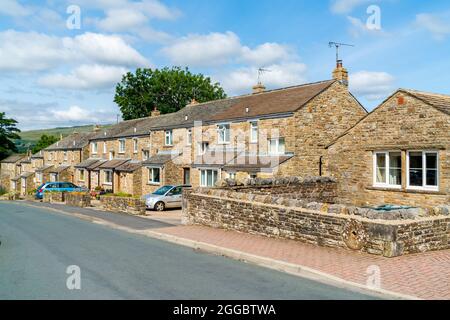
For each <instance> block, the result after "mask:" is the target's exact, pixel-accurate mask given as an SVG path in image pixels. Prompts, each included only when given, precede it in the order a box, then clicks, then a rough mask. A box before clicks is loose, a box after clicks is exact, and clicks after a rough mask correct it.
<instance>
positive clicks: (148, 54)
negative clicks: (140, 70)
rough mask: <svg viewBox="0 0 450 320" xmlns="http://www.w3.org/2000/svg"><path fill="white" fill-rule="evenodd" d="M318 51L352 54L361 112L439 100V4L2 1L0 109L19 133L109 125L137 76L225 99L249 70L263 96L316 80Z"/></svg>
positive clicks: (446, 63) (323, 56)
mask: <svg viewBox="0 0 450 320" xmlns="http://www.w3.org/2000/svg"><path fill="white" fill-rule="evenodd" d="M71 5H75V6H77V7H78V8H79V9H80V22H81V24H80V26H79V27H80V28H79V29H78V28H75V29H74V28H68V27H67V20H68V19H69V18H70V17H71V14H70V13H69V14H68V13H67V9H68V7H69V6H71ZM374 6H375V7H374ZM374 8H375V9H374ZM368 9H370V10H368ZM378 9H379V13H380V15H376V16H373V14H374V13H377V12H378ZM374 10H375V11H374ZM368 11H369V12H368ZM71 12H73V11H71ZM373 17H375V18H377V19H372V18H373ZM378 18H379V19H378ZM69 21H70V22H74V21H76V20H70V19H69ZM377 21H379V22H380V24H379V25H377V24H375V25H374V22H375V23H376V22H377ZM368 22H369V23H368ZM374 26H375V27H374ZM329 41H339V42H344V43H351V44H354V45H355V47H353V48H343V49H342V52H341V57H342V59H343V60H344V65H345V66H346V67H347V69H348V70H349V72H350V90H351V91H352V93H354V94H355V95H356V96H357V97H358V99H359V100H360V101H361V102H362V103H363V104H364V105H365V106H366V107H367V108H368V109H369V110H371V109H373V107H375V106H376V105H377V104H378V103H380V101H382V100H383V99H384V98H386V97H387V96H388V95H389V94H391V93H392V92H393V91H395V90H396V89H397V88H399V87H402V88H412V89H417V90H423V91H431V92H438V93H444V94H450V88H449V86H448V84H449V83H450V72H449V70H450V59H448V52H450V3H449V2H448V1H447V0H433V1H412V0H321V1H300V0H284V1H274V0H258V1H256V0H247V1H242V0H241V1H238V0H214V1H206V0H183V1H182V0H168V1H163V0H160V1H158V0H140V1H137V0H135V1H132V0H69V1H66V0H59V1H58V0H39V1H23V0H1V2H0V111H5V112H7V114H8V116H11V117H14V118H16V119H17V120H19V122H20V123H19V127H20V128H21V129H25V130H26V129H36V128H49V127H55V126H72V125H79V124H96V123H111V122H114V121H115V120H116V115H117V114H118V113H120V112H119V110H118V108H117V106H116V105H115V104H114V102H113V97H114V87H115V84H116V83H117V82H119V81H120V79H121V75H122V74H123V73H125V72H127V71H129V70H134V69H135V68H137V67H157V68H159V67H164V66H173V65H179V66H188V67H189V68H190V69H191V70H192V71H194V72H201V73H204V74H205V75H208V76H210V77H211V78H212V79H213V80H214V81H218V82H220V83H221V84H222V86H223V87H224V88H225V90H226V92H227V94H228V95H229V96H232V95H237V94H242V93H248V92H250V91H251V87H252V85H254V84H256V81H257V69H258V68H259V67H265V68H267V69H269V70H270V72H267V73H265V74H264V75H263V78H262V80H263V82H264V84H265V85H266V86H267V87H268V88H280V87H285V86H290V85H297V84H301V83H306V82H313V81H320V80H326V79H329V78H331V71H332V70H333V68H334V65H335V61H334V60H335V52H334V50H333V49H330V48H329V47H328V42H329Z"/></svg>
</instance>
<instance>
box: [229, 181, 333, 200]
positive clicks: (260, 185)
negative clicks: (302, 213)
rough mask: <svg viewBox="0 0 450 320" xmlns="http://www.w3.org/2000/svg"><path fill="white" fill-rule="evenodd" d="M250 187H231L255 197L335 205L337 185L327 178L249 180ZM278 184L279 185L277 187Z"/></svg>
mask: <svg viewBox="0 0 450 320" xmlns="http://www.w3.org/2000/svg"><path fill="white" fill-rule="evenodd" d="M247 181H248V182H249V184H250V185H247V186H236V187H231V188H230V189H232V190H233V191H236V192H242V193H251V194H254V195H270V196H283V197H284V198H289V199H295V200H305V201H308V202H323V203H335V202H336V196H337V183H336V181H335V180H334V179H330V178H327V177H317V178H306V179H300V178H273V179H259V178H257V179H248V180H247ZM277 184H278V185H277Z"/></svg>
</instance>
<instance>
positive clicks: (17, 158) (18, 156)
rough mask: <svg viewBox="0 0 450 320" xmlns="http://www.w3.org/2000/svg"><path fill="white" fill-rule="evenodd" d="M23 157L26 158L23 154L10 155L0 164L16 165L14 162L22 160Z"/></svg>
mask: <svg viewBox="0 0 450 320" xmlns="http://www.w3.org/2000/svg"><path fill="white" fill-rule="evenodd" d="M25 157H26V155H24V154H12V155H10V156H9V157H7V158H6V159H3V160H2V161H0V162H1V163H16V162H18V161H20V160H22V159H23V158H25Z"/></svg>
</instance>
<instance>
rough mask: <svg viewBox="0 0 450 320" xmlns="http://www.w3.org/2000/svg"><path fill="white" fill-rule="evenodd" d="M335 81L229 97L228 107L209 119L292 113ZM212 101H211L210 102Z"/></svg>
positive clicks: (245, 117) (231, 118)
mask: <svg viewBox="0 0 450 320" xmlns="http://www.w3.org/2000/svg"><path fill="white" fill-rule="evenodd" d="M335 82H336V81H335V80H328V81H321V82H316V83H309V84H304V85H299V86H295V87H289V88H284V89H278V90H270V91H264V92H262V93H258V94H251V95H246V96H240V97H236V98H233V99H231V100H232V105H231V106H230V108H227V109H226V110H224V111H223V112H221V113H219V114H216V115H214V116H213V117H211V120H213V121H220V120H233V119H248V118H258V117H261V116H268V115H274V114H286V113H292V112H295V111H297V110H298V109H300V108H301V107H303V106H304V105H305V104H306V103H308V102H309V101H311V99H313V98H314V97H316V96H317V95H319V94H320V93H322V92H323V91H324V90H326V89H327V88H328V87H330V86H331V85H332V84H333V83H335ZM213 103H214V102H211V104H213ZM247 108H248V112H247Z"/></svg>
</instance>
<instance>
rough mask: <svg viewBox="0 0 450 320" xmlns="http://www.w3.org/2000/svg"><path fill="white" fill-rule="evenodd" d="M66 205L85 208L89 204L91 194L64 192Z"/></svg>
mask: <svg viewBox="0 0 450 320" xmlns="http://www.w3.org/2000/svg"><path fill="white" fill-rule="evenodd" d="M66 205H68V206H71V207H80V208H86V207H90V206H91V196H90V195H89V194H87V193H86V194H77V193H68V194H66Z"/></svg>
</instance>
